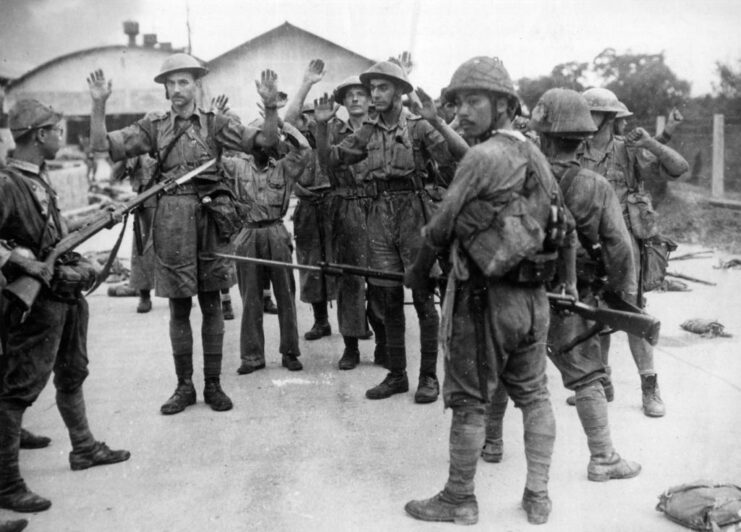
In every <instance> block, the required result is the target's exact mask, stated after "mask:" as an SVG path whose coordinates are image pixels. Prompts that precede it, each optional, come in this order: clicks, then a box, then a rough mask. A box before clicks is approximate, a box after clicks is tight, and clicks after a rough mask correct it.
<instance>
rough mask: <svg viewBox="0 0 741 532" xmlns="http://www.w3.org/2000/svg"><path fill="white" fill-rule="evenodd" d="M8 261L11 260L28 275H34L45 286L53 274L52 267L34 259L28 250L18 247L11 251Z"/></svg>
mask: <svg viewBox="0 0 741 532" xmlns="http://www.w3.org/2000/svg"><path fill="white" fill-rule="evenodd" d="M9 262H12V263H13V264H15V265H16V266H18V267H19V268H20V269H22V270H23V271H24V272H26V273H27V274H28V275H30V276H31V277H35V278H36V279H38V280H40V281H41V282H42V283H44V284H45V285H47V286H48V285H49V283H50V282H51V278H52V277H53V276H54V268H52V267H50V266H49V265H48V264H46V263H45V262H41V261H38V260H36V259H35V258H34V257H33V255H32V254H31V253H30V252H28V251H27V252H24V251H22V250H20V249H19V248H16V249H14V250H13V251H12V252H11V254H10V259H9Z"/></svg>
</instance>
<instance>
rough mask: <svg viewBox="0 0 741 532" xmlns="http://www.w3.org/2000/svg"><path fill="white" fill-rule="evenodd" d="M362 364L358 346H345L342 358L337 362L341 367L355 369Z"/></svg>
mask: <svg viewBox="0 0 741 532" xmlns="http://www.w3.org/2000/svg"><path fill="white" fill-rule="evenodd" d="M358 364H360V351H359V350H358V348H357V347H345V350H344V351H343V352H342V358H340V361H339V362H338V363H337V366H338V367H339V368H340V369H343V370H348V369H355V368H356V367H357V365H358Z"/></svg>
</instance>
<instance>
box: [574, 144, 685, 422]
mask: <svg viewBox="0 0 741 532" xmlns="http://www.w3.org/2000/svg"><path fill="white" fill-rule="evenodd" d="M661 149H662V157H661V158H657V157H656V156H655V155H653V154H652V153H650V152H648V151H647V150H645V149H636V148H632V147H630V146H628V144H627V143H626V140H625V139H624V138H622V137H615V136H613V137H612V138H611V139H610V141H609V142H608V144H607V146H606V147H605V149H604V150H603V151H602V150H598V149H596V148H594V147H593V146H592V144H591V143H590V142H589V141H585V142H584V144H583V147H582V151H581V152H580V153H579V154H578V160H579V162H580V164H581V165H582V166H583V167H584V168H585V169H587V170H593V171H595V172H597V173H598V174H600V175H602V176H604V177H605V178H606V179H607V181H608V182H609V183H610V185H612V187H613V189H614V190H615V192H616V194H617V197H618V201H619V202H620V205H621V207H622V213H623V217H624V219H625V222H626V225H627V226H628V230H629V233H630V236H631V245H632V248H633V260H634V263H635V275H636V279H637V284H638V290H637V294H638V295H639V297H638V299H637V304H638V305H639V306H641V307H644V306H645V301H644V298H643V296H642V290H641V287H640V284H641V280H640V276H641V262H642V255H643V246H644V242H643V241H642V238H647V237H649V235H642V234H641V231H642V229H641V228H638V227H635V226H634V225H633V224H632V223H631V220H630V216H629V213H628V202H629V198H630V195H631V194H632V193H638V194H643V191H644V182H645V181H646V180H647V179H650V178H651V176H656V175H658V173H659V172H666V173H668V174H669V175H671V176H673V177H678V176H679V175H681V174H682V173H683V172H685V171H686V170H687V163H686V161H684V159H682V158H681V156H679V154H677V153H676V152H674V151H673V150H670V149H668V148H665V147H663V146H662V148H661ZM682 163H684V164H682ZM648 201H649V208H650V199H649V200H648ZM654 223H655V222H654ZM656 233H657V230H656V228H655V227H654V228H653V230H652V234H650V236H655V235H656ZM637 234H638V235H641V236H642V238H641V239H639V238H638V237H637V236H636V235H637ZM628 343H629V345H630V350H631V353H632V354H633V358H634V360H635V363H636V366H637V368H638V373H639V374H640V376H641V384H642V389H643V396H644V397H643V405H644V412H645V413H646V414H647V415H650V416H663V415H664V404H663V401H662V400H661V397H660V395H659V392H658V385H657V382H656V371H655V369H654V361H653V348H652V347H651V345H650V344H649V343H648V342H647V341H646V340H644V339H642V338H638V337H635V336H631V335H628ZM608 346H609V338H608V339H607V340H606V342H605V349H603V357H604V361H605V364H607V363H608Z"/></svg>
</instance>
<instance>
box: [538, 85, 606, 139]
mask: <svg viewBox="0 0 741 532" xmlns="http://www.w3.org/2000/svg"><path fill="white" fill-rule="evenodd" d="M529 125H530V129H532V130H534V131H537V132H538V133H545V134H547V135H552V136H554V137H562V138H573V139H583V138H586V137H589V136H591V135H593V134H594V133H596V131H597V127H596V126H595V125H594V120H592V113H591V112H590V111H589V105H588V104H587V100H586V99H585V98H584V96H582V95H581V94H579V93H578V92H576V91H574V90H571V89H549V90H547V91H546V92H545V93H544V94H543V96H541V97H540V100H538V103H537V104H535V108H534V109H533V113H532V118H531V119H530V124H529Z"/></svg>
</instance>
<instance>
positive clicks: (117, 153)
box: [108, 120, 156, 162]
mask: <svg viewBox="0 0 741 532" xmlns="http://www.w3.org/2000/svg"><path fill="white" fill-rule="evenodd" d="M148 129H149V128H148V127H146V126H145V124H144V123H143V121H142V120H139V121H137V122H135V123H133V124H131V125H130V126H127V127H125V128H123V129H119V130H116V131H111V132H110V133H108V143H109V146H110V149H109V153H110V155H111V160H112V161H113V162H116V161H123V160H124V159H128V158H129V157H135V156H137V155H142V154H143V153H151V152H152V150H153V149H154V144H155V142H156V141H155V139H154V138H153V136H152V133H151V132H150V131H149V130H148Z"/></svg>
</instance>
